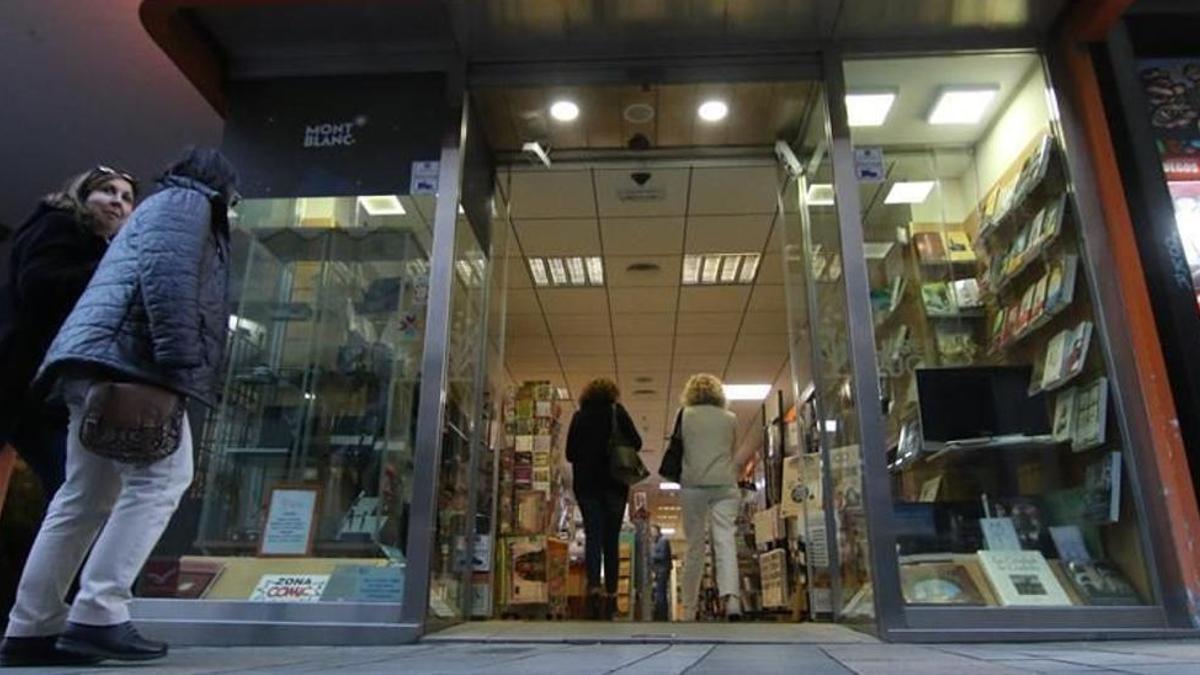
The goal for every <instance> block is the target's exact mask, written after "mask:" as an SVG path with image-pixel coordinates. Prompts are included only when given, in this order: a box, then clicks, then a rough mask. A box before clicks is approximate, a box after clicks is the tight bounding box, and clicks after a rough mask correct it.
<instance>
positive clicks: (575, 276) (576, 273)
mask: <svg viewBox="0 0 1200 675" xmlns="http://www.w3.org/2000/svg"><path fill="white" fill-rule="evenodd" d="M567 272H569V273H570V275H571V283H572V284H574V285H576V286H583V285H585V284H587V275H586V274H585V273H584V271H583V258H579V257H576V258H567Z"/></svg>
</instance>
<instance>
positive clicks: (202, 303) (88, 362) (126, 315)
mask: <svg viewBox="0 0 1200 675" xmlns="http://www.w3.org/2000/svg"><path fill="white" fill-rule="evenodd" d="M228 261H229V221H228V220H227V219H226V207H225V204H224V202H223V201H222V200H221V198H220V195H219V193H218V192H217V191H216V190H213V189H212V188H210V187H208V186H207V185H204V184H203V183H200V182H198V181H194V180H191V179H188V178H180V177H177V176H168V177H167V178H166V179H164V181H163V184H162V186H161V189H160V190H159V191H158V192H157V193H155V194H154V195H153V196H151V197H150V198H148V199H146V200H145V201H144V202H142V203H141V205H140V206H138V207H137V209H136V210H134V212H133V215H131V216H130V217H129V222H128V223H127V224H126V225H125V227H123V228H122V229H121V232H120V234H118V235H117V236H116V238H114V239H113V241H112V244H111V245H110V246H109V250H108V253H107V255H105V256H104V260H102V261H101V262H100V266H99V267H98V268H97V269H96V274H95V276H93V277H92V281H91V283H90V284H89V285H88V287H87V290H86V291H84V292H83V296H82V297H81V298H80V299H79V302H78V304H76V305H75V309H74V310H73V311H72V312H71V314H70V316H68V317H67V320H66V322H65V323H64V324H63V327H62V330H60V331H59V333H58V337H57V338H55V339H54V343H53V344H52V345H51V346H50V351H49V353H47V354H46V360H45V362H44V363H43V364H42V371H41V372H40V373H39V375H38V383H39V384H40V383H43V382H48V381H50V380H51V379H53V377H55V376H56V375H57V374H58V373H59V372H60V371H61V370H63V369H66V370H69V371H72V372H76V371H84V372H86V371H96V370H99V371H101V372H103V373H106V374H108V375H111V376H115V377H117V378H121V379H132V380H136V381H141V382H150V383H153V384H157V385H159V386H163V387H166V388H168V389H171V390H174V391H176V392H178V393H180V394H183V395H184V396H188V397H190V398H194V399H196V400H198V401H200V402H202V403H204V404H206V405H213V402H214V395H215V393H216V390H217V376H218V370H219V366H220V363H221V355H222V352H223V351H224V348H225V334H226V331H227V329H228V323H229V303H228V302H227V299H226V292H227V288H228V285H229V263H228Z"/></svg>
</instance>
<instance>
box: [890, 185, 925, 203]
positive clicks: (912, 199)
mask: <svg viewBox="0 0 1200 675" xmlns="http://www.w3.org/2000/svg"><path fill="white" fill-rule="evenodd" d="M932 190H933V181H931V180H917V181H901V182H899V183H893V184H892V189H891V190H889V191H888V194H887V197H884V199H883V203H884V204H920V203H922V202H924V201H925V199H926V198H928V197H929V193H930V192H931V191H932Z"/></svg>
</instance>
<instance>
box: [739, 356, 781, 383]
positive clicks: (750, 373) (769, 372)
mask: <svg viewBox="0 0 1200 675" xmlns="http://www.w3.org/2000/svg"><path fill="white" fill-rule="evenodd" d="M784 361H785V357H784V356H783V355H782V354H780V355H778V356H770V355H762V354H734V355H733V356H732V357H731V358H730V359H729V371H728V372H727V373H726V379H727V380H728V381H729V382H734V383H758V382H774V381H775V377H776V375H778V374H779V369H780V368H781V367H782V366H783V363H784Z"/></svg>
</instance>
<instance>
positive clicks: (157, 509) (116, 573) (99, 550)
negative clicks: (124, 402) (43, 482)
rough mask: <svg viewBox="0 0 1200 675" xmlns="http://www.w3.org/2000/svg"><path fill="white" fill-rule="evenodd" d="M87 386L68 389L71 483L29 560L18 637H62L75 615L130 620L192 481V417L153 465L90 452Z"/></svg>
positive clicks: (58, 496) (12, 628)
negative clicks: (84, 419) (73, 591)
mask: <svg viewBox="0 0 1200 675" xmlns="http://www.w3.org/2000/svg"><path fill="white" fill-rule="evenodd" d="M86 387H87V383H86V382H82V381H74V382H69V383H67V385H66V386H65V387H64V395H65V398H66V403H67V407H68V409H69V410H70V412H71V422H70V427H69V429H68V434H69V435H68V437H67V471H66V474H67V475H66V482H65V483H63V486H62V487H61V488H60V489H59V490H58V492H57V493H55V495H54V499H53V500H52V501H51V502H50V507H49V508H48V509H47V511H46V517H45V520H43V522H42V527H41V529H40V530H38V534H37V539H36V540H35V541H34V543H33V549H32V550H31V551H30V553H29V560H28V561H26V563H25V572H24V573H23V574H22V575H21V585H20V587H19V588H18V590H17V599H16V602H15V603H14V604H13V609H12V612H11V613H10V614H9V619H8V629H7V631H6V634H7V635H8V636H11V637H35V636H45V635H56V634H58V633H61V632H62V631H63V629H64V628H65V627H66V622H67V621H68V620H69V621H72V622H74V623H82V624H88V625H93V626H110V625H114V624H119V623H124V622H126V621H129V602H130V600H131V599H132V596H133V590H132V589H133V583H134V581H136V580H137V575H138V573H139V572H141V569H142V566H143V565H145V564H146V559H147V558H149V557H150V553H151V551H152V550H153V549H154V546H155V544H157V543H158V539H159V537H161V536H162V533H163V531H164V530H166V528H167V523H168V521H170V519H171V515H172V514H173V513H174V512H175V508H176V507H177V506H179V500H180V498H182V497H183V493H184V492H185V491H187V488H188V486H189V485H190V484H191V482H192V435H191V429H190V427H189V426H188V420H187V416H186V415H185V416H184V418H183V433H182V434H181V438H180V442H179V449H178V450H176V451H175V452H174V453H172V454H171V455H170V456H169V457H167V458H165V459H163V460H160V461H158V462H155V463H154V464H151V465H149V466H144V467H140V466H134V465H132V464H123V463H121V462H116V461H113V460H110V459H105V458H103V457H101V456H99V455H95V454H92V453H90V452H88V451H87V450H85V449H84V448H83V447H82V446H81V445H80V443H79V421H80V414H81V410H82V407H83V396H84V394H85V393H86V391H87V389H86ZM93 543H94V545H93ZM89 548H90V549H91V555H90V556H88V549H89ZM85 556H87V565H86V566H85V567H84V568H83V574H82V576H81V577H80V584H79V593H78V594H77V595H76V597H75V603H74V604H73V605H71V606H68V605H67V603H66V602H65V598H66V595H67V591H68V590H69V589H70V586H71V581H72V580H73V579H74V578H75V575H76V573H77V572H78V571H79V567H80V565H81V564H82V563H83V559H84V557H85Z"/></svg>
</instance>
